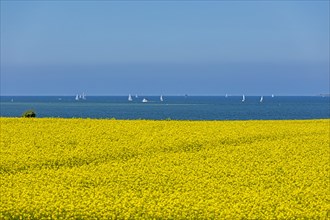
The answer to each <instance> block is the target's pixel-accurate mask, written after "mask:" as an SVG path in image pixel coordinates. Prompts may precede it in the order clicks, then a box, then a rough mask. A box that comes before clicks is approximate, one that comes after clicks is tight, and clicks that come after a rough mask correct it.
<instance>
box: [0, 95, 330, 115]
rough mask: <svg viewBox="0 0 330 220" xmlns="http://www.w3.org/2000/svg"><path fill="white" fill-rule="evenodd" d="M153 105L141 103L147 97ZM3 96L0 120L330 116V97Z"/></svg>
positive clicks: (0, 106)
mask: <svg viewBox="0 0 330 220" xmlns="http://www.w3.org/2000/svg"><path fill="white" fill-rule="evenodd" d="M143 98H146V99H148V101H149V102H148V103H142V99H143ZM241 100H242V97H239V96H229V97H227V98H226V97H221V96H187V97H185V96H164V101H163V102H161V101H160V99H159V96H157V97H156V96H145V97H138V98H134V97H133V101H132V102H129V101H128V100H127V96H125V97H124V96H88V97H86V100H79V101H76V100H75V97H74V96H71V97H69V96H34V97H32V96H31V97H28V96H1V99H0V116H2V117H20V116H21V115H22V113H23V112H24V111H26V110H28V109H33V110H35V111H36V113H37V117H61V118H116V119H168V118H170V119H173V120H252V119H258V120H265V119H266V120H268V119H275V120H277V119H321V118H330V98H329V97H321V96H291V97H290V96H275V97H274V98H272V97H270V96H264V98H263V102H262V103H260V97H259V96H258V97H257V96H246V100H245V102H242V101H241Z"/></svg>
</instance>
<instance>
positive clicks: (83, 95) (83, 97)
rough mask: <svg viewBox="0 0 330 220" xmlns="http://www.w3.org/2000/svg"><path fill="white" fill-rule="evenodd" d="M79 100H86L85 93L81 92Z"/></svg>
mask: <svg viewBox="0 0 330 220" xmlns="http://www.w3.org/2000/svg"><path fill="white" fill-rule="evenodd" d="M81 98H82V99H83V100H86V96H85V93H84V92H83V94H82V95H81Z"/></svg>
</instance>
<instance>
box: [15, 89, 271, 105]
mask: <svg viewBox="0 0 330 220" xmlns="http://www.w3.org/2000/svg"><path fill="white" fill-rule="evenodd" d="M186 96H187V95H186ZM225 97H226V98H228V94H226V95H225ZM271 97H272V98H274V97H275V96H274V94H272V95H271ZM135 98H136V99H137V98H138V95H135ZM75 100H77V101H79V100H86V95H85V93H84V92H83V93H82V94H77V95H76V98H75ZM11 101H12V102H13V101H14V100H11ZM128 101H129V102H132V101H133V97H132V95H131V94H129V95H128ZM159 101H160V102H163V101H164V98H163V95H161V96H160V97H159ZM263 101H264V96H260V100H259V102H263ZM142 102H143V103H147V102H149V100H148V99H146V98H143V99H142ZM242 102H245V95H244V94H243V96H242Z"/></svg>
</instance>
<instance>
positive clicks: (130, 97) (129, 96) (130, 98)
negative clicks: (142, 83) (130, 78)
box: [128, 94, 133, 102]
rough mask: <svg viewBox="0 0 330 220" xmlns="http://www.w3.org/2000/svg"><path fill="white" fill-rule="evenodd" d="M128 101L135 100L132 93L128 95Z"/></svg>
mask: <svg viewBox="0 0 330 220" xmlns="http://www.w3.org/2000/svg"><path fill="white" fill-rule="evenodd" d="M128 101H129V102H131V101H133V99H132V96H131V94H129V95H128Z"/></svg>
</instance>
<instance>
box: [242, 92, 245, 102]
mask: <svg viewBox="0 0 330 220" xmlns="http://www.w3.org/2000/svg"><path fill="white" fill-rule="evenodd" d="M242 102H245V95H244V94H243V98H242Z"/></svg>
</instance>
